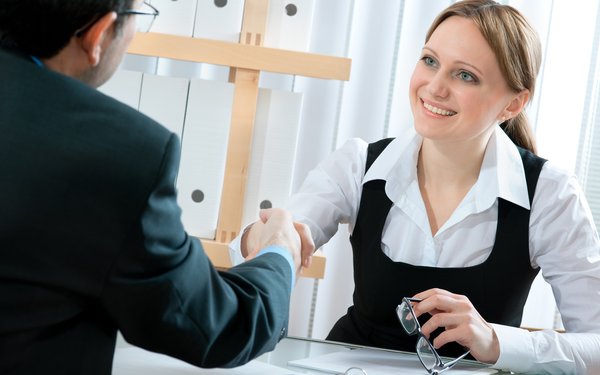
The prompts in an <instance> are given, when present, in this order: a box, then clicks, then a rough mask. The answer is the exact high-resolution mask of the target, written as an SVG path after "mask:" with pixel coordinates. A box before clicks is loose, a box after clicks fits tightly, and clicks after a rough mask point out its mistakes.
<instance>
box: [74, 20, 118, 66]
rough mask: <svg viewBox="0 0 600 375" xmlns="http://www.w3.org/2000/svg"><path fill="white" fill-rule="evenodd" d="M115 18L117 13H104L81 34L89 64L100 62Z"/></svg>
mask: <svg viewBox="0 0 600 375" xmlns="http://www.w3.org/2000/svg"><path fill="white" fill-rule="evenodd" d="M116 20H117V13H115V12H109V13H106V14H105V15H104V16H102V17H100V18H99V19H98V20H97V21H96V22H94V24H93V25H92V26H91V27H90V28H88V29H87V30H86V31H85V32H84V33H83V34H82V35H81V37H80V38H81V46H82V48H83V50H84V51H85V53H86V54H87V57H88V61H89V63H90V65H91V66H96V65H98V63H99V62H100V58H101V57H102V52H103V48H105V46H106V44H105V42H110V40H109V39H108V38H109V37H110V36H111V32H112V31H114V28H113V27H112V26H113V25H114V24H115V21H116ZM111 30H112V31H111Z"/></svg>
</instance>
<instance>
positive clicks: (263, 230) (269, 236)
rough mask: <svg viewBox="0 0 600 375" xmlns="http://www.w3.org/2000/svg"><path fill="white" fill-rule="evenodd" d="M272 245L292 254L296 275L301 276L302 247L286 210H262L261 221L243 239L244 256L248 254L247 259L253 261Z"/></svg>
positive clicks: (290, 216)
mask: <svg viewBox="0 0 600 375" xmlns="http://www.w3.org/2000/svg"><path fill="white" fill-rule="evenodd" d="M244 245H245V246H244ZM271 245H277V246H279V247H282V248H285V249H287V250H288V251H289V252H290V254H291V255H292V258H293V259H294V266H295V268H296V274H299V273H300V266H301V247H302V245H301V242H300V236H299V235H298V232H297V231H296V228H295V226H294V223H293V222H292V215H291V214H290V213H289V212H288V211H286V210H283V209H280V208H270V209H266V210H261V211H260V221H257V222H256V223H254V224H253V225H252V227H251V228H250V229H249V230H248V231H247V232H246V233H244V236H243V237H242V249H243V253H242V254H244V253H247V254H248V255H247V256H246V259H252V258H254V257H255V256H256V254H257V253H258V252H259V251H260V250H262V249H264V248H266V247H268V246H271ZM244 255H245V254H244Z"/></svg>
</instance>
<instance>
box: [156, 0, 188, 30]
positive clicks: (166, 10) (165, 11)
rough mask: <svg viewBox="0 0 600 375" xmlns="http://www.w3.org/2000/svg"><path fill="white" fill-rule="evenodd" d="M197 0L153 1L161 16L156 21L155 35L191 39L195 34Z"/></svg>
mask: <svg viewBox="0 0 600 375" xmlns="http://www.w3.org/2000/svg"><path fill="white" fill-rule="evenodd" d="M196 2H197V0H177V1H173V0H151V1H150V3H151V4H152V5H153V6H154V7H156V9H158V11H159V12H160V14H159V15H158V17H156V19H155V20H154V23H153V24H152V28H151V29H150V31H151V32H153V33H163V34H173V35H181V36H189V37H191V36H192V34H193V32H194V16H195V14H196Z"/></svg>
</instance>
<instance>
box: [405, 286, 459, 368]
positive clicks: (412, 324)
mask: <svg viewBox="0 0 600 375" xmlns="http://www.w3.org/2000/svg"><path fill="white" fill-rule="evenodd" d="M413 302H421V300H420V299H417V298H407V297H404V298H402V303H401V304H400V305H398V307H397V308H396V314H397V315H398V319H400V323H401V324H402V328H404V330H405V331H406V333H407V334H409V335H418V336H419V339H418V340H417V356H418V357H419V360H420V361H421V363H422V364H423V367H425V369H426V370H427V372H428V373H429V374H431V375H437V374H439V373H441V372H444V371H446V370H448V369H450V368H452V366H454V365H455V364H457V363H458V361H460V360H461V359H463V358H464V357H466V356H467V354H469V351H467V352H466V353H465V354H463V355H461V356H460V357H458V358H456V359H453V360H451V361H449V362H446V363H444V361H442V358H441V357H440V356H439V354H438V353H437V351H436V350H435V348H434V347H433V345H432V344H431V342H430V341H429V340H428V339H427V337H425V335H424V334H423V331H422V330H421V324H420V323H419V321H418V320H417V316H416V315H415V311H414V310H413V307H412V303H413Z"/></svg>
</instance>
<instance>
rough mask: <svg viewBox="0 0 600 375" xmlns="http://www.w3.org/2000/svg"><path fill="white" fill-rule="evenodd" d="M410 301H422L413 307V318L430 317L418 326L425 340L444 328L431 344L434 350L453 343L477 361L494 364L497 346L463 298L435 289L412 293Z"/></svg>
mask: <svg viewBox="0 0 600 375" xmlns="http://www.w3.org/2000/svg"><path fill="white" fill-rule="evenodd" d="M414 298H419V299H422V301H421V302H419V303H415V304H414V305H413V310H414V311H415V314H416V315H417V317H418V316H420V315H422V314H425V313H429V314H430V315H431V318H430V319H429V320H428V321H427V322H426V323H425V324H423V326H422V330H423V334H424V335H425V336H427V337H429V335H430V334H431V332H433V331H435V330H436V329H437V328H440V327H444V328H445V331H444V332H442V333H441V334H440V335H439V336H437V337H436V338H435V340H434V341H433V342H432V344H433V346H434V347H435V348H436V349H437V348H440V347H441V346H443V345H444V344H447V343H449V342H453V341H455V342H457V343H459V344H460V345H462V346H464V347H466V348H468V349H470V350H471V355H472V356H473V357H475V359H477V360H478V361H480V362H483V363H489V364H493V363H495V362H497V361H498V357H499V356H500V344H499V343H498V338H497V337H496V333H495V332H494V329H493V328H492V326H491V325H490V324H489V323H487V322H486V321H485V320H484V319H483V318H482V317H481V315H479V313H478V312H477V310H475V307H473V304H472V303H471V301H469V299H468V298H467V297H465V296H462V295H458V294H452V293H450V292H448V291H447V290H443V289H437V288H436V289H429V290H426V291H424V292H421V293H419V294H416V295H415V296H414Z"/></svg>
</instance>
